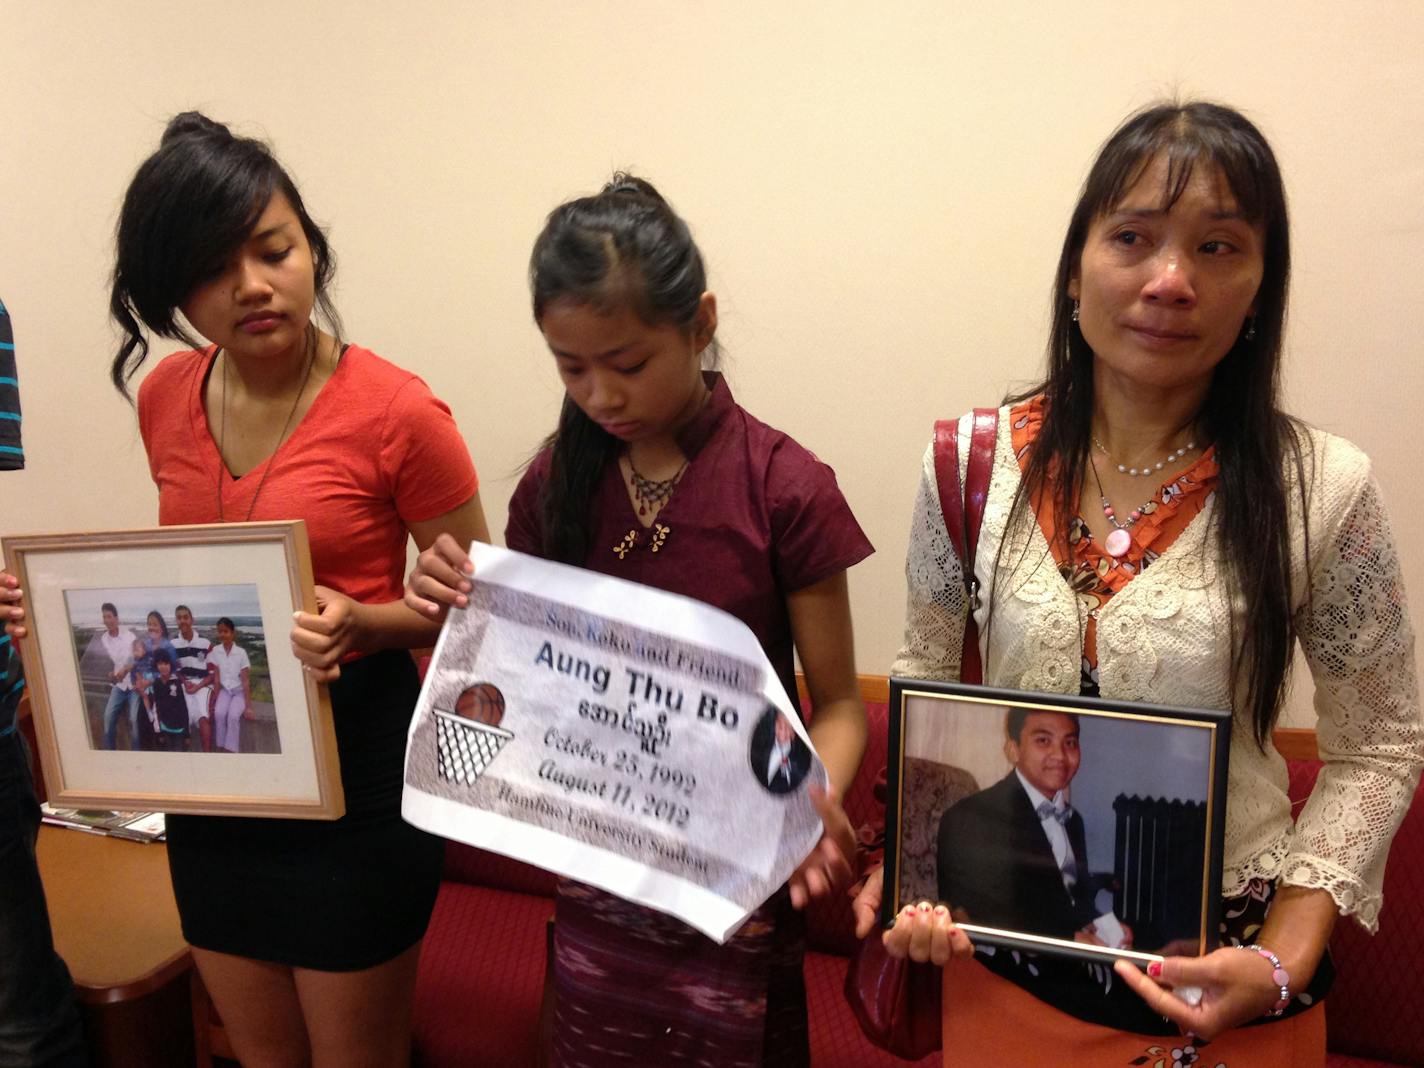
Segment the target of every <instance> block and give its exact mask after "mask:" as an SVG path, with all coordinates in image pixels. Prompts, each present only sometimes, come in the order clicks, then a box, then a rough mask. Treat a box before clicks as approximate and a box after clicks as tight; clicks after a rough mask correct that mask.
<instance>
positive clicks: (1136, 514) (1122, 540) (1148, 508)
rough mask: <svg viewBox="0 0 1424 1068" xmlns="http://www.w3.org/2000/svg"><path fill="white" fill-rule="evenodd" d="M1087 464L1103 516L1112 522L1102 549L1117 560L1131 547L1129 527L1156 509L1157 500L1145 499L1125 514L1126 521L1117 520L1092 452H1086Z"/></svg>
mask: <svg viewBox="0 0 1424 1068" xmlns="http://www.w3.org/2000/svg"><path fill="white" fill-rule="evenodd" d="M1088 466H1089V467H1090V468H1092V471H1093V481H1094V482H1096V483H1097V484H1098V499H1099V500H1100V501H1102V502H1103V516H1104V517H1105V518H1106V519H1107V521H1108V522H1109V523H1111V524H1112V528H1113V529H1112V530H1110V531H1109V532H1108V536H1107V537H1106V538H1104V539H1103V549H1104V550H1105V551H1106V552H1107V554H1108V555H1109V556H1111V557H1112V558H1113V559H1114V560H1119V559H1121V558H1122V557H1124V556H1126V555H1127V550H1128V549H1131V548H1132V533H1131V529H1130V528H1131V527H1132V525H1133V524H1134V523H1136V522H1137V521H1138V520H1139V519H1141V518H1142V517H1143V516H1144V515H1148V514H1150V513H1151V512H1154V511H1156V510H1157V502H1156V501H1154V500H1148V501H1146V502H1145V503H1144V504H1142V506H1141V507H1138V508H1134V509H1133V510H1132V511H1130V512H1129V513H1128V514H1127V522H1126V523H1122V522H1119V521H1118V518H1117V512H1116V511H1115V510H1114V508H1113V506H1112V504H1111V503H1110V502H1109V501H1108V495H1107V492H1106V491H1105V490H1104V489H1103V480H1102V478H1101V477H1100V476H1099V475H1098V465H1097V462H1096V461H1095V460H1094V459H1093V454H1092V452H1089V453H1088Z"/></svg>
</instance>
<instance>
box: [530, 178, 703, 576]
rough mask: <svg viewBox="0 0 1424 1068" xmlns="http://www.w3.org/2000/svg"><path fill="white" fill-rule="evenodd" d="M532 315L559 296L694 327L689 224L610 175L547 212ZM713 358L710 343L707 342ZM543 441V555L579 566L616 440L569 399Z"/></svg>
mask: <svg viewBox="0 0 1424 1068" xmlns="http://www.w3.org/2000/svg"><path fill="white" fill-rule="evenodd" d="M529 288H530V292H531V294H532V296H533V301H534V321H535V322H536V323H537V322H542V320H543V318H544V312H545V311H546V310H547V309H548V307H549V306H550V305H551V304H553V303H555V302H556V301H561V300H566V301H571V302H573V303H575V304H587V305H590V306H592V307H595V308H599V309H600V310H605V311H612V310H616V309H619V308H630V309H631V310H632V311H633V313H634V314H636V315H637V316H638V318H639V319H641V320H642V321H643V322H645V323H647V324H648V325H649V326H676V327H678V328H679V329H682V330H686V331H689V332H690V331H691V330H692V329H693V326H694V324H695V322H696V319H697V311H698V308H699V307H700V306H701V302H702V294H703V293H705V292H706V291H707V271H706V268H705V267H704V266H703V263H702V253H701V252H699V251H698V249H697V243H696V242H695V241H693V240H692V232H691V231H690V230H689V229H688V227H687V224H686V223H685V222H683V221H682V219H681V218H679V217H678V215H677V213H676V212H674V211H673V210H672V207H671V206H670V205H669V204H668V202H667V201H666V200H664V199H663V197H662V195H661V194H660V193H659V192H658V191H657V190H656V189H655V188H653V186H652V184H651V183H650V182H647V181H644V180H643V179H641V178H635V177H633V176H632V175H628V174H623V173H621V172H620V173H618V174H615V175H614V176H613V177H612V179H611V180H610V181H609V182H608V184H607V185H605V186H604V187H603V189H602V190H600V191H599V193H598V194H597V195H595V196H591V197H579V198H578V199H576V200H570V201H568V202H567V203H565V204H561V205H559V206H558V207H557V208H555V209H554V210H553V211H552V212H550V213H549V218H548V220H547V221H546V222H545V223H544V229H543V231H542V232H540V234H539V237H538V239H537V240H536V241H535V242H534V252H533V254H532V255H531V256H530V258H529ZM709 348H710V350H711V352H712V360H713V361H714V362H715V360H716V347H715V342H714V344H713V345H712V346H710V347H709ZM546 444H547V445H550V446H552V448H553V455H552V458H551V462H550V465H549V476H548V478H547V479H546V480H545V482H544V486H543V490H542V493H541V496H540V502H539V503H540V509H541V512H542V514H543V521H544V545H543V549H544V554H545V555H546V556H547V557H548V558H549V559H551V560H560V561H563V562H564V563H570V564H582V563H583V562H584V560H585V559H586V558H587V556H588V513H589V505H590V502H591V500H592V498H593V491H594V489H595V488H596V487H597V485H598V480H599V478H600V477H602V474H603V471H604V468H605V466H606V465H607V464H608V463H610V462H611V461H613V460H614V459H615V458H616V457H617V455H618V450H619V448H620V444H621V443H620V442H619V440H618V439H617V438H616V437H614V436H613V435H612V434H610V433H608V431H606V430H604V429H603V428H602V427H601V426H599V425H598V424H597V423H595V422H594V421H593V420H592V419H590V418H589V417H588V416H587V415H585V414H584V413H583V411H582V409H580V408H579V406H578V405H577V404H575V403H574V402H573V400H572V399H571V398H569V397H567V396H566V397H565V398H564V405H563V408H562V410H561V411H560V413H559V426H558V429H556V430H555V431H554V433H553V434H552V435H551V436H550V438H549V440H548V442H546Z"/></svg>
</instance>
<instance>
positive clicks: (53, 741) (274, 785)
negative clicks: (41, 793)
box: [0, 521, 345, 819]
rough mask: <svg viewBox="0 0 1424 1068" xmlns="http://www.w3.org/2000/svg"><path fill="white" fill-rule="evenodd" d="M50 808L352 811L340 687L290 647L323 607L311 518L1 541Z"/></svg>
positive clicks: (300, 814) (294, 813)
mask: <svg viewBox="0 0 1424 1068" xmlns="http://www.w3.org/2000/svg"><path fill="white" fill-rule="evenodd" d="M0 549H3V552H4V557H5V561H6V566H7V568H8V569H9V570H10V571H11V572H12V573H13V574H15V575H16V577H17V578H18V579H19V581H20V585H21V588H22V589H23V590H24V591H25V605H26V610H27V615H28V621H29V626H28V631H29V633H28V634H27V635H26V636H25V637H24V638H22V639H20V642H19V645H20V653H21V657H22V659H23V661H24V664H25V670H26V679H27V684H28V687H29V694H30V706H31V709H32V712H33V715H34V724H35V736H36V740H37V742H38V747H39V758H40V765H41V768H42V769H43V772H44V776H45V782H46V786H47V788H48V793H49V797H50V800H51V801H53V802H54V803H55V804H58V805H62V806H70V807H77V808H111V809H124V810H126V809H142V810H152V811H158V812H170V813H200V814H207V815H233V816H269V817H287V818H293V819H336V818H338V817H340V816H341V815H342V814H343V813H344V811H345V802H344V797H343V793H342V788H341V776H340V769H339V767H338V762H337V753H336V733H335V729H334V727H333V724H332V719H331V704H330V700H329V698H328V695H327V692H326V689H325V687H323V686H319V685H318V684H317V683H316V682H314V681H313V680H312V679H311V678H310V677H309V676H308V675H307V673H306V672H304V671H303V670H302V667H301V663H300V662H299V661H298V660H297V659H296V658H295V657H294V656H293V655H292V654H291V652H290V650H289V641H288V633H289V631H290V630H291V626H292V614H293V612H295V611H297V610H305V611H307V612H316V610H317V608H316V595H315V592H314V584H313V579H312V567H311V557H310V554H309V550H308V547H307V535H306V525H305V524H304V523H302V522H301V521H294V522H280V523H228V524H213V525H206V526H173V527H157V528H152V529H145V530H124V531H108V532H101V533H85V534H52V535H51V534H45V535H26V536H21V537H11V538H5V539H3V541H0Z"/></svg>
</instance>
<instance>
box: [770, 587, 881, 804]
mask: <svg viewBox="0 0 1424 1068" xmlns="http://www.w3.org/2000/svg"><path fill="white" fill-rule="evenodd" d="M786 607H787V610H788V612H789V613H790V616H791V634H792V637H793V638H794V639H795V641H796V652H797V654H798V655H799V656H800V658H801V670H802V672H803V673H804V674H805V676H806V689H807V691H808V693H809V695H810V698H811V710H812V714H811V727H810V735H811V740H812V741H813V742H814V743H815V744H816V751H817V752H818V753H820V754H821V759H822V760H823V761H825V764H826V771H827V772H828V773H829V774H830V777H831V786H832V787H834V789H835V790H836V792H837V793H838V794H842V795H843V794H844V793H845V791H846V790H848V789H850V784H851V783H852V782H853V781H854V779H855V773H856V772H857V771H858V770H860V758H861V757H862V756H864V755H865V738H866V726H865V706H864V704H862V703H861V700H860V689H859V686H858V685H857V682H856V676H855V634H854V631H853V629H852V627H851V619H850V592H849V589H848V588H847V583H846V574H845V572H844V571H840V572H837V573H836V574H835V575H832V576H831V577H830V578H828V579H823V580H822V581H820V582H818V583H816V584H815V585H814V586H808V587H807V588H806V589H804V590H797V591H796V592H795V593H793V594H791V595H790V596H788V597H787V598H786Z"/></svg>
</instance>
